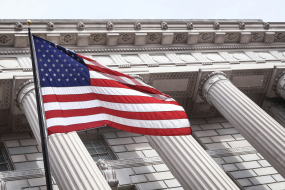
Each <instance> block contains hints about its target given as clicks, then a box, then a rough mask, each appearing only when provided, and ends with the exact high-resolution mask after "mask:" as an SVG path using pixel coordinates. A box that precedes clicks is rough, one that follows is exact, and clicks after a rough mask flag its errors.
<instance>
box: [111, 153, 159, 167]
mask: <svg viewBox="0 0 285 190" xmlns="http://www.w3.org/2000/svg"><path fill="white" fill-rule="evenodd" d="M107 164H108V167H109V168H113V169H118V168H128V167H137V166H147V165H157V164H163V161H162V159H161V158H160V157H159V156H154V157H145V158H130V159H124V160H108V161H107Z"/></svg>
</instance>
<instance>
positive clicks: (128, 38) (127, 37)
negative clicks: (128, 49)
mask: <svg viewBox="0 0 285 190" xmlns="http://www.w3.org/2000/svg"><path fill="white" fill-rule="evenodd" d="M134 37H135V34H134V33H120V35H119V39H118V43H119V44H132V43H134Z"/></svg>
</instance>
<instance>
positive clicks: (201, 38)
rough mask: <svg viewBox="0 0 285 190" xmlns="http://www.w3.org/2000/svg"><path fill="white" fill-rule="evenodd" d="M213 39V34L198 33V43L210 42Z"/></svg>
mask: <svg viewBox="0 0 285 190" xmlns="http://www.w3.org/2000/svg"><path fill="white" fill-rule="evenodd" d="M213 39H214V33H211V32H202V33H199V40H198V42H212V41H213Z"/></svg>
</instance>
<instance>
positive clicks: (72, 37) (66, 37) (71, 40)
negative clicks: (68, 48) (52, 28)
mask: <svg viewBox="0 0 285 190" xmlns="http://www.w3.org/2000/svg"><path fill="white" fill-rule="evenodd" d="M59 43H60V44H75V43H76V34H60V39H59Z"/></svg>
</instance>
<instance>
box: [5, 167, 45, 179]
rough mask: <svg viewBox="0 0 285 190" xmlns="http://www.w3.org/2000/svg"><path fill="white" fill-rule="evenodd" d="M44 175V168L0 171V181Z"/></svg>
mask: <svg viewBox="0 0 285 190" xmlns="http://www.w3.org/2000/svg"><path fill="white" fill-rule="evenodd" d="M44 176H45V169H44V168H37V169H27V170H14V171H6V172H0V178H1V181H14V180H21V179H31V178H40V177H44Z"/></svg>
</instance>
